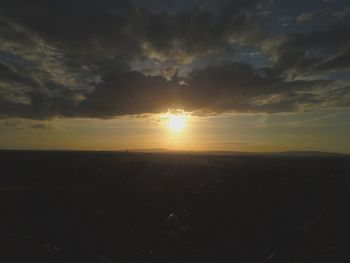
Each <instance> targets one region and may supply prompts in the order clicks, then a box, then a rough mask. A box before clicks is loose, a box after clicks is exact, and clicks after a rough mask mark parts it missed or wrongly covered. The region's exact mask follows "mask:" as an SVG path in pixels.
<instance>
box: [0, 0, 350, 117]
mask: <svg viewBox="0 0 350 263" xmlns="http://www.w3.org/2000/svg"><path fill="white" fill-rule="evenodd" d="M285 3H286V4H288V3H289V1H285ZM157 7H158V8H157ZM272 8H273V6H272V4H271V1H263V0H244V1H242V0H236V1H234V0H231V1H228V0H217V1H205V0H202V1H199V0H198V1H195V0H193V1H181V0H178V1H169V3H167V4H164V2H163V4H160V3H159V4H155V3H154V1H127V0H123V1H109V0H103V1H93V0H84V1H80V0H78V1H68V0H67V1H66V0H62V1H47V0H45V1H44V0H34V1H24V0H11V1H8V0H3V1H1V4H0V40H1V41H0V117H2V118H4V117H6V118H7V117H22V118H29V119H50V118H52V117H57V116H61V117H97V118H112V117H114V116H121V115H130V114H143V113H157V112H162V111H166V110H168V109H176V108H181V109H184V110H186V111H191V112H194V113H196V114H213V113H214V114H216V113H223V112H231V111H235V112H253V113H259V112H264V113H277V112H297V111H308V110H314V109H319V108H325V107H349V106H350V82H349V79H350V78H349V77H348V76H349V73H350V71H349V69H350V27H349V24H350V23H349V16H348V13H349V12H348V11H346V10H347V9H344V10H345V11H344V10H343V13H336V12H337V10H333V9H332V13H331V12H330V11H329V12H326V11H324V12H320V14H327V15H328V17H330V18H329V19H330V20H329V21H328V20H327V23H326V25H325V26H324V28H313V27H309V28H306V26H305V28H304V25H302V26H303V27H302V28H300V24H301V22H300V21H299V20H300V19H298V16H296V15H295V17H296V18H295V19H296V21H299V22H298V23H297V24H296V25H295V27H296V29H295V30H294V31H293V30H289V31H287V30H286V31H281V32H280V31H278V30H275V29H274V27H277V24H278V23H277V21H278V18H276V19H275V20H276V25H271V20H274V14H272V13H271V12H272V11H271V10H272ZM339 12H340V11H339ZM347 12H348V13H347ZM331 14H338V15H337V16H336V15H331ZM299 16H300V15H299ZM303 16H305V14H303ZM312 19H313V17H312V16H310V17H309V18H308V19H307V20H305V19H303V20H302V22H303V23H305V21H306V22H308V21H309V20H312ZM327 19H328V18H327ZM331 19H333V20H331ZM284 20H286V19H284ZM297 26H298V27H299V28H297ZM274 31H276V32H274ZM246 50H249V51H246ZM247 52H248V55H249V57H250V59H253V61H252V60H240V59H239V58H240V57H242V54H245V53H247ZM254 54H259V57H256V58H255V60H254V56H255V55H254ZM254 62H257V63H254ZM258 62H259V63H258Z"/></svg>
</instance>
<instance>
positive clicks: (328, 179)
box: [0, 151, 350, 263]
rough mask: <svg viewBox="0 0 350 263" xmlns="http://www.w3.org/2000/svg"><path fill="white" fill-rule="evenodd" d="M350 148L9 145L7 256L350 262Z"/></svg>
mask: <svg viewBox="0 0 350 263" xmlns="http://www.w3.org/2000/svg"><path fill="white" fill-rule="evenodd" d="M349 161H350V158H349V156H348V155H332V154H320V155H317V154H316V153H314V154H312V153H308V154H306V155H305V154H302V153H295V152H292V153H290V154H287V153H284V154H275V155H271V154H267V155H264V154H260V155H254V154H251V155H239V153H235V154H234V155H220V154H217V155H213V154H211V155H210V154H190V153H181V154H180V153H136V152H133V153H123V152H119V153H118V152H73V151H72V152H69V151H1V152H0V165H1V177H0V180H1V183H0V185H1V188H0V194H1V198H0V200H1V209H2V213H1V217H0V242H1V243H0V261H1V262H6V263H10V262H37V263H41V262H45V263H50V262H64V263H70V262H72V263H73V262H74V263H77V262H96V263H99V262H348V261H349V259H350V256H349V249H350V226H349V222H350V206H349V200H350V191H349V190H350V188H349V187H350V166H349Z"/></svg>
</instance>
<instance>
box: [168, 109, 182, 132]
mask: <svg viewBox="0 0 350 263" xmlns="http://www.w3.org/2000/svg"><path fill="white" fill-rule="evenodd" d="M165 120H166V125H167V127H168V128H169V129H170V130H172V131H174V132H181V131H183V130H184V128H185V127H186V120H187V116H186V115H185V114H174V113H167V114H166V115H165Z"/></svg>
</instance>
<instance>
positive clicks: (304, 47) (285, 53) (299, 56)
mask: <svg viewBox="0 0 350 263" xmlns="http://www.w3.org/2000/svg"><path fill="white" fill-rule="evenodd" d="M349 48H350V27H349V26H346V25H337V26H334V27H331V28H329V29H327V30H323V31H314V32H310V33H295V34H288V35H283V36H278V37H275V38H271V39H267V40H265V41H264V42H263V50H265V52H267V53H268V54H270V56H271V60H272V63H273V67H272V70H271V71H270V72H271V73H272V72H274V73H275V74H282V75H283V74H288V73H289V74H291V75H292V76H294V77H295V76H298V75H305V74H307V75H310V74H318V73H320V72H319V71H327V70H328V71H332V70H338V69H345V68H349V63H348V62H347V57H348V50H349Z"/></svg>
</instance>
